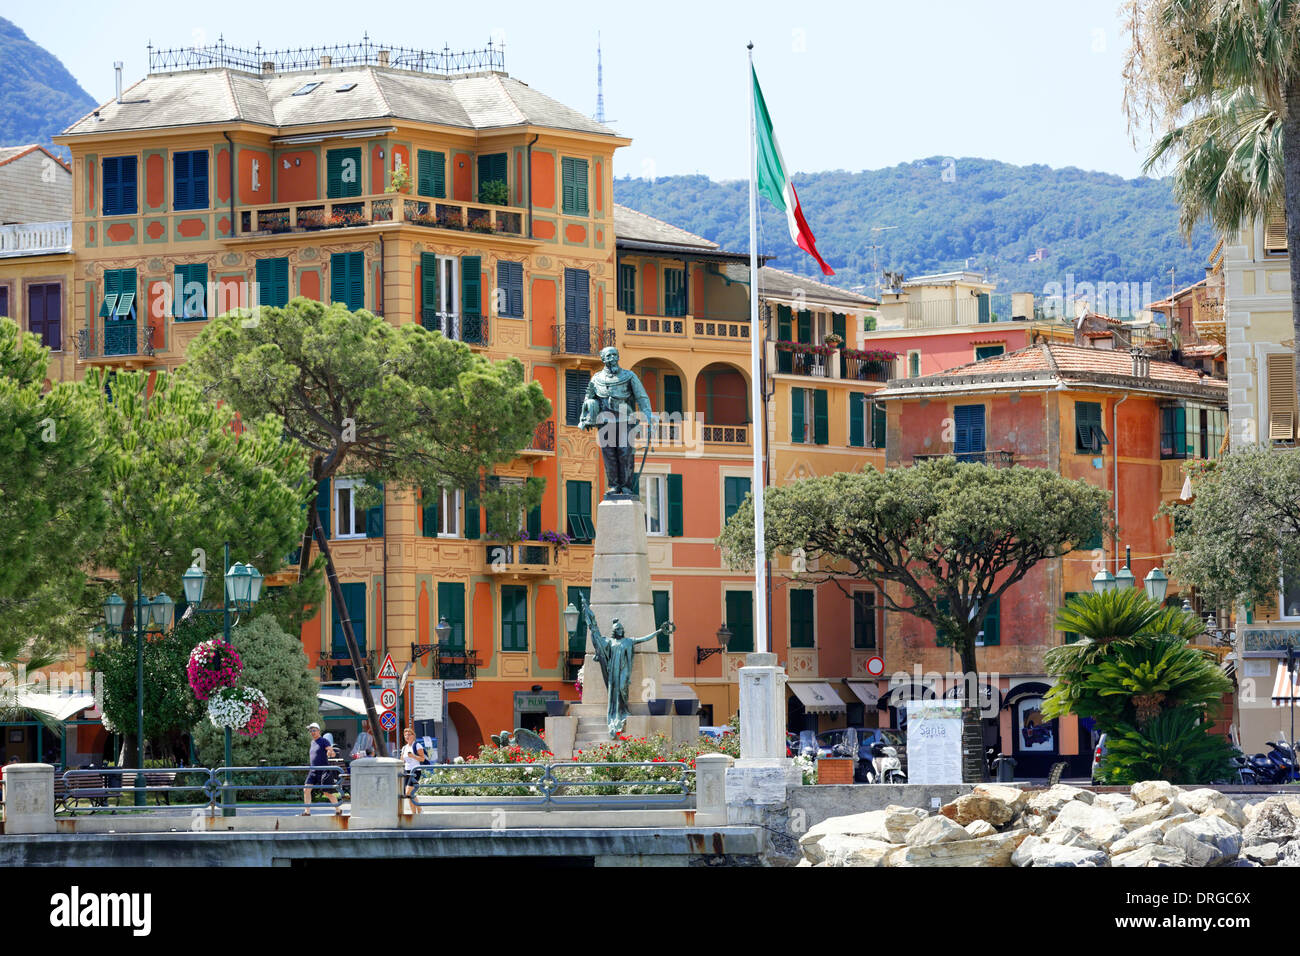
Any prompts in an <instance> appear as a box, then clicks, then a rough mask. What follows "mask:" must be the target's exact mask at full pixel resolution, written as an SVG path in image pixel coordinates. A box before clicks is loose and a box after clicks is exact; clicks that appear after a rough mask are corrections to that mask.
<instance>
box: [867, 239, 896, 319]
mask: <svg viewBox="0 0 1300 956" xmlns="http://www.w3.org/2000/svg"><path fill="white" fill-rule="evenodd" d="M897 228H898V227H897V226H872V227H871V273H872V275H873V276H874V278H875V283H876V295H875V299H876V301H880V243H879V242H877V241H876V240H877V239H879V238H880V236H879V235H878V233H882V232H888V231H889V230H890V229H897Z"/></svg>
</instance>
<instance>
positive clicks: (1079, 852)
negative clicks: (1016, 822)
mask: <svg viewBox="0 0 1300 956" xmlns="http://www.w3.org/2000/svg"><path fill="white" fill-rule="evenodd" d="M1032 839H1037V838H1036V837H1035V838H1032ZM1026 842H1028V840H1026ZM1021 845H1022V846H1023V844H1021ZM1019 859H1020V860H1023V861H1025V862H1018V863H1016V865H1017V866H1034V867H1038V866H1052V867H1063V866H1106V865H1108V863H1109V860H1108V858H1107V856H1106V852H1105V851H1104V850H1094V849H1089V848H1088V847H1083V846H1061V845H1059V844H1056V843H1048V842H1047V841H1046V840H1038V842H1037V843H1035V844H1034V845H1033V846H1031V847H1030V848H1029V850H1028V852H1026V853H1023V854H1022V855H1021V856H1020V857H1019ZM1014 861H1015V855H1014V854H1013V862H1014Z"/></svg>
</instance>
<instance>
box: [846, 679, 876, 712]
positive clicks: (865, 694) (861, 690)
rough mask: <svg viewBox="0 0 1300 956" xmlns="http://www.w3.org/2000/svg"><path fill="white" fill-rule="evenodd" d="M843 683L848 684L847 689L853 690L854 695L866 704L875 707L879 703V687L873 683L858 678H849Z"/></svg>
mask: <svg viewBox="0 0 1300 956" xmlns="http://www.w3.org/2000/svg"><path fill="white" fill-rule="evenodd" d="M845 683H847V684H848V685H849V690H851V691H853V694H854V696H856V697H857V698H858V700H860V701H862V703H864V704H865V705H866V706H868V707H875V706H876V705H877V704H879V703H880V688H879V687H877V686H876V685H875V684H874V683H868V682H867V681H860V680H851V681H846V682H845Z"/></svg>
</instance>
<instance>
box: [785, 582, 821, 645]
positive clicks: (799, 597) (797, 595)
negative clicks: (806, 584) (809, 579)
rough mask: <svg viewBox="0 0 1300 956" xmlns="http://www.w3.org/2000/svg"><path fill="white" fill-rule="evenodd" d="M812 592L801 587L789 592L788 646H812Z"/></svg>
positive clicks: (814, 642) (813, 643) (813, 638)
mask: <svg viewBox="0 0 1300 956" xmlns="http://www.w3.org/2000/svg"><path fill="white" fill-rule="evenodd" d="M813 593H814V592H812V591H809V590H806V589H801V590H797V591H791V592H790V646H791V647H813V646H815V644H816V641H815V635H814V629H813Z"/></svg>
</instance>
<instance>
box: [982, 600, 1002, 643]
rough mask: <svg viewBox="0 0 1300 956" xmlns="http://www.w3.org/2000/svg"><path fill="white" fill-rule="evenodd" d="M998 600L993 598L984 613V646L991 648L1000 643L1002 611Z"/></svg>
mask: <svg viewBox="0 0 1300 956" xmlns="http://www.w3.org/2000/svg"><path fill="white" fill-rule="evenodd" d="M1000 604H1001V599H1000V598H994V599H993V601H992V603H990V604H989V606H988V609H987V610H986V611H985V612H984V646H985V647H993V646H995V645H997V644H1000V643H1002V610H1001V608H1000V607H999V605H1000Z"/></svg>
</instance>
